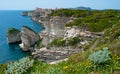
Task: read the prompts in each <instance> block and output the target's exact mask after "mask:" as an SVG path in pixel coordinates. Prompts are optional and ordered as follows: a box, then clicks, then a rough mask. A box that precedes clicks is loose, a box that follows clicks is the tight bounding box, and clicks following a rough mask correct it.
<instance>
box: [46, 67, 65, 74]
mask: <svg viewBox="0 0 120 74" xmlns="http://www.w3.org/2000/svg"><path fill="white" fill-rule="evenodd" d="M46 74H63V73H62V70H61V69H60V68H53V67H51V68H50V69H49V70H48V71H47V72H46Z"/></svg>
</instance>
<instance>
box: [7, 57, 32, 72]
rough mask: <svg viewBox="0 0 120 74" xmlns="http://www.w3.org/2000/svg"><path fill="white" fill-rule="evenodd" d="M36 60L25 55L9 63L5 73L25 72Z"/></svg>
mask: <svg viewBox="0 0 120 74" xmlns="http://www.w3.org/2000/svg"><path fill="white" fill-rule="evenodd" d="M33 62H34V60H30V58H29V57H25V58H22V59H20V60H19V61H16V62H11V63H9V64H8V66H7V69H6V70H5V74H23V73H24V72H26V70H27V69H29V68H30V67H32V66H33Z"/></svg>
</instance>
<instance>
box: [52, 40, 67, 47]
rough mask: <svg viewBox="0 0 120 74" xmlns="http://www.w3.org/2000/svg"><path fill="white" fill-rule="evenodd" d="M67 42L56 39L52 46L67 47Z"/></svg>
mask: <svg viewBox="0 0 120 74" xmlns="http://www.w3.org/2000/svg"><path fill="white" fill-rule="evenodd" d="M65 42H66V41H65V40H63V39H55V40H53V41H52V42H51V45H54V46H65Z"/></svg>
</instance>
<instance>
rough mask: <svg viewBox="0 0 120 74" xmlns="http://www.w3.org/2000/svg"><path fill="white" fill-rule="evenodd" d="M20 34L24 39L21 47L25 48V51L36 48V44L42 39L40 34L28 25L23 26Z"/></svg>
mask: <svg viewBox="0 0 120 74" xmlns="http://www.w3.org/2000/svg"><path fill="white" fill-rule="evenodd" d="M20 34H21V40H22V43H21V44H20V47H21V48H22V49H23V51H29V50H32V49H34V45H35V44H36V43H37V42H38V41H39V40H40V37H39V35H38V34H37V33H35V32H34V31H33V30H32V29H30V28H28V27H26V26H23V27H22V30H21V33H20Z"/></svg>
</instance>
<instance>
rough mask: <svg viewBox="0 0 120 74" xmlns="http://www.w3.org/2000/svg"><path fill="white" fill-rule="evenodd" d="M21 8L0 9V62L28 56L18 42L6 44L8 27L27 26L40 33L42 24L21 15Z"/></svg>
mask: <svg viewBox="0 0 120 74" xmlns="http://www.w3.org/2000/svg"><path fill="white" fill-rule="evenodd" d="M22 12H23V11H22V10H0V64H3V63H7V62H11V61H16V60H19V59H21V58H23V57H26V56H29V55H30V54H29V53H28V52H23V51H22V49H21V48H20V47H19V44H8V43H7V38H6V33H7V30H8V29H9V28H17V29H19V30H21V28H22V26H28V27H30V28H31V29H33V30H34V31H35V32H37V33H40V31H41V30H43V29H44V28H43V26H42V25H41V24H39V23H36V22H35V21H33V20H31V18H30V17H28V16H21V13H22Z"/></svg>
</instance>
